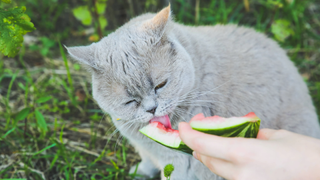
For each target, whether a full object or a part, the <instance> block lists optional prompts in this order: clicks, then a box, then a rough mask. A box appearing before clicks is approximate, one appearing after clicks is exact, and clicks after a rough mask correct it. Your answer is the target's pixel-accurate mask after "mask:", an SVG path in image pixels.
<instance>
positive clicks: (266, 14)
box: [0, 0, 320, 180]
mask: <svg viewBox="0 0 320 180" xmlns="http://www.w3.org/2000/svg"><path fill="white" fill-rule="evenodd" d="M61 1H62V3H61V5H59V4H58V3H56V1H54V0H51V1H50V2H51V3H53V6H52V7H50V3H49V4H48V3H35V1H31V0H28V1H23V2H20V1H18V0H17V2H20V3H23V5H25V6H26V7H27V9H29V10H27V13H29V14H28V15H29V16H30V17H31V18H32V21H33V22H34V23H35V25H36V27H37V29H39V31H38V32H37V33H38V35H37V33H35V34H33V35H35V36H37V37H38V38H39V39H40V40H39V42H38V43H36V44H34V45H31V46H26V47H25V46H23V48H22V49H21V51H20V54H19V55H18V56H17V57H16V58H15V59H10V58H6V57H1V55H0V179H39V180H40V179H43V177H45V179H131V178H132V175H129V174H128V170H129V168H130V167H131V166H133V165H134V164H136V163H137V162H139V160H140V159H139V156H138V155H137V154H136V153H135V152H134V149H133V148H132V147H131V146H130V145H129V144H128V142H127V140H126V139H124V138H122V137H121V136H119V135H118V134H116V135H114V136H112V137H111V134H112V132H113V131H114V130H115V128H114V127H113V125H112V123H111V120H110V118H109V117H108V116H107V115H105V114H104V113H103V112H102V111H101V110H100V108H99V107H98V106H97V105H96V104H95V102H94V100H93V98H92V96H91V85H90V77H89V76H88V74H87V73H86V72H85V69H82V68H81V67H80V66H79V64H75V63H73V62H71V61H69V60H67V58H66V54H65V50H64V48H63V47H62V46H61V44H67V45H70V44H72V42H77V43H78V42H79V43H78V44H79V45H83V44H88V43H89V42H88V41H87V38H88V36H89V35H87V36H80V37H79V36H78V34H81V32H82V31H83V29H85V28H88V27H85V26H83V25H82V24H81V23H77V22H76V21H75V20H74V18H73V17H72V13H71V9H72V6H73V5H74V6H75V7H76V6H78V4H71V3H70V4H69V3H67V1H64V0H61ZM39 2H40V1H39ZM114 2H115V1H113V0H109V1H108V5H109V3H110V4H113V5H114V6H115V5H119V4H120V5H121V3H122V5H123V6H124V7H126V8H124V9H123V12H122V13H127V16H128V17H131V16H132V14H133V12H130V13H129V11H126V9H129V8H130V7H129V6H131V5H130V4H129V5H128V4H127V1H124V0H122V1H118V2H119V4H114ZM191 2H194V3H196V2H198V3H199V6H196V5H195V4H187V3H186V1H183V0H175V1H172V2H171V4H172V8H173V14H174V15H175V20H176V21H178V22H182V23H185V24H190V25H194V24H197V25H213V24H217V23H222V24H228V23H235V24H239V25H244V26H248V27H252V28H255V29H256V30H257V31H260V32H263V33H265V34H267V35H268V36H269V37H271V38H274V39H275V40H277V41H278V42H279V44H280V45H281V46H282V47H283V48H284V49H286V51H287V52H288V54H289V56H290V58H291V59H292V61H293V62H294V63H295V64H296V65H297V67H298V68H299V70H300V72H301V74H303V77H304V78H305V80H306V83H307V84H308V87H309V89H310V94H311V96H312V98H313V101H314V104H315V106H316V107H317V111H318V113H319V112H320V79H319V77H320V63H319V61H320V31H319V29H320V21H319V19H320V2H318V1H317V0H308V1H293V3H287V2H289V1H285V0H283V1H282V0H268V1H264V0H255V1H254V0H252V1H249V3H250V7H249V11H248V12H247V11H246V7H245V5H244V3H243V2H244V1H233V0H211V1H206V2H205V1H203V0H202V1H200V0H194V1H191ZM55 3H56V4H55ZM279 3H280V4H279ZM80 4H81V3H80ZM146 4H148V6H146ZM281 5H282V7H280V6H281ZM132 6H133V7H132V9H133V10H135V11H134V13H135V14H140V13H142V12H144V11H149V10H151V9H154V10H155V9H157V10H159V7H163V6H164V5H161V4H159V2H157V1H155V2H153V1H152V0H147V1H146V2H140V3H137V4H135V5H132ZM138 6H139V8H137V7H138ZM39 7H41V8H43V9H42V10H41V12H40V13H43V16H41V14H40V16H39V14H36V13H34V11H31V9H37V8H39ZM46 8H48V9H49V11H48V12H49V13H51V14H52V12H55V11H57V14H55V15H54V16H53V15H48V14H46V11H45V9H46ZM63 8H66V10H65V14H64V11H62V9H63ZM107 8H110V7H109V6H107ZM111 8H112V7H111ZM107 12H109V11H108V9H107ZM195 14H197V15H196V16H195ZM113 18H115V19H116V20H117V21H114V22H118V20H119V21H120V22H124V21H126V19H125V18H123V17H122V18H123V19H121V17H119V16H116V15H114V16H113V15H109V16H108V17H107V19H108V22H109V23H110V25H109V26H108V27H107V28H106V29H105V32H109V31H110V30H112V29H108V28H110V27H112V26H115V24H116V23H115V24H114V25H112V22H113V20H112V19H113ZM117 18H118V19H117ZM62 19H66V20H65V21H66V22H69V21H74V22H73V23H72V27H69V26H68V23H65V24H64V22H61V23H62V24H64V26H63V27H59V28H60V29H59V28H58V27H56V26H58V25H56V26H55V27H53V26H52V24H50V23H47V22H50V21H52V23H56V24H57V23H58V22H60V21H62ZM279 20H281V21H279ZM43 22H46V23H43ZM285 22H289V24H286V23H285ZM70 26H71V25H70ZM61 28H62V29H61ZM72 28H74V29H72ZM115 28H116V27H114V28H113V29H115ZM279 30H280V31H281V32H282V33H280V34H279ZM74 31H75V32H74ZM71 32H72V33H73V34H76V35H72V33H71ZM292 32H294V33H292ZM277 33H278V35H283V34H288V35H285V36H284V37H276V35H277ZM57 39H60V40H61V44H60V43H59V41H58V40H57ZM107 142H108V143H107ZM155 179H157V178H155Z"/></svg>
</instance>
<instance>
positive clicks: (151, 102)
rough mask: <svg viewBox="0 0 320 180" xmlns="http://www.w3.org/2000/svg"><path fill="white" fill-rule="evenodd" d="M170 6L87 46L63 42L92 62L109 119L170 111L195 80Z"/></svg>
mask: <svg viewBox="0 0 320 180" xmlns="http://www.w3.org/2000/svg"><path fill="white" fill-rule="evenodd" d="M173 31H174V24H173V22H172V20H171V18H170V6H168V7H167V8H164V9H163V10H162V11H160V12H159V13H158V14H156V15H152V14H146V15H142V16H140V17H137V18H135V19H132V20H131V21H129V22H128V23H127V24H125V25H124V26H122V27H121V28H119V29H118V30H116V31H115V32H114V33H112V34H109V35H108V36H107V37H105V38H103V39H102V40H101V41H99V42H97V43H93V44H91V45H89V46H79V47H71V48H67V49H68V52H69V54H70V55H71V56H72V57H73V58H74V59H76V60H78V61H80V62H81V63H83V64H86V65H88V66H89V67H90V69H91V72H92V88H93V97H94V99H95V100H96V101H97V103H98V104H99V106H100V107H101V108H102V109H103V110H104V111H106V112H108V113H109V114H110V115H111V117H112V119H113V121H115V120H116V119H117V118H120V119H121V121H133V122H140V123H147V122H148V121H149V120H150V119H152V118H154V117H159V116H164V115H167V114H170V113H172V111H173V110H174V109H175V108H176V106H177V105H178V104H179V102H181V101H182V100H183V96H184V95H185V94H187V93H188V92H189V91H190V90H191V88H192V87H193V85H194V76H195V75H194V68H193V64H192V61H191V58H190V56H189V54H188V52H186V50H185V49H184V48H183V47H182V45H181V44H180V43H179V42H178V40H177V39H176V38H175V36H174V35H173V33H172V32H173Z"/></svg>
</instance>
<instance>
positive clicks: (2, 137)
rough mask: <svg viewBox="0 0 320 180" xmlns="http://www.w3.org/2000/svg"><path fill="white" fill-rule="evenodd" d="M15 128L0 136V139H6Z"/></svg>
mask: <svg viewBox="0 0 320 180" xmlns="http://www.w3.org/2000/svg"><path fill="white" fill-rule="evenodd" d="M15 129H16V128H15V127H14V128H12V129H10V130H9V131H7V132H6V134H4V135H2V136H1V138H0V139H4V138H5V137H7V136H8V135H9V134H10V133H12V132H13V131H14V130H15Z"/></svg>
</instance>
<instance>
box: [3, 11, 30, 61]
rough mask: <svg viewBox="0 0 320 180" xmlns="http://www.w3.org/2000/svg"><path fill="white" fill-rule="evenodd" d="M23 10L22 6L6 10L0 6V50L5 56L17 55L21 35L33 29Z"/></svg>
mask: <svg viewBox="0 0 320 180" xmlns="http://www.w3.org/2000/svg"><path fill="white" fill-rule="evenodd" d="M25 11H26V8H25V7H24V6H22V7H15V8H11V9H8V10H5V9H2V8H0V51H1V52H2V53H3V54H4V55H5V56H8V57H14V56H15V55H17V53H18V52H19V49H20V47H21V46H22V42H23V35H24V34H26V33H27V32H31V31H33V30H35V28H34V25H33V23H32V22H30V18H29V17H28V16H27V15H26V14H24V12H25Z"/></svg>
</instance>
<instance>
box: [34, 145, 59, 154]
mask: <svg viewBox="0 0 320 180" xmlns="http://www.w3.org/2000/svg"><path fill="white" fill-rule="evenodd" d="M56 145H57V144H56V143H54V144H51V145H50V146H47V147H45V148H43V149H41V150H40V151H38V152H36V153H34V154H33V156H35V155H37V154H40V153H42V152H43V151H45V150H47V149H50V148H52V147H54V146H56Z"/></svg>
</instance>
